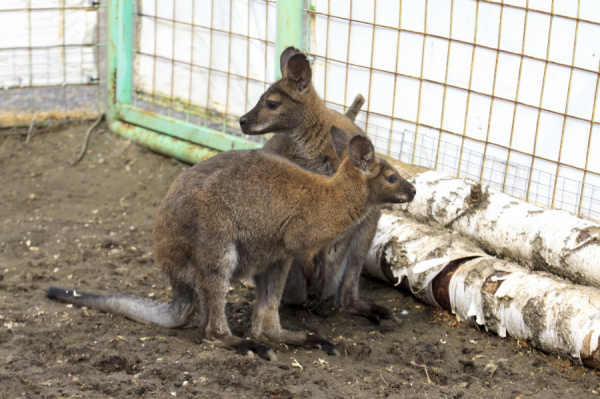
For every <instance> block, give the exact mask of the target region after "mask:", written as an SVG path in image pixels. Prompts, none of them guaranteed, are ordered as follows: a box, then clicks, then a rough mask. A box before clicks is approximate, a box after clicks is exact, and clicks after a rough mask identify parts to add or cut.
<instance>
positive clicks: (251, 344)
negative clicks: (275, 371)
mask: <svg viewBox="0 0 600 399" xmlns="http://www.w3.org/2000/svg"><path fill="white" fill-rule="evenodd" d="M237 351H238V353H239V354H240V355H243V356H247V357H251V358H252V357H254V354H255V353H256V354H257V355H258V356H260V357H262V358H263V359H267V360H270V361H275V360H277V355H276V354H275V351H274V350H273V349H271V348H269V347H268V346H266V345H262V344H259V343H257V342H255V341H252V340H249V339H246V340H244V341H242V342H241V343H240V344H239V345H237Z"/></svg>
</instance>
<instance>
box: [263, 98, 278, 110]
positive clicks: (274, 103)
mask: <svg viewBox="0 0 600 399" xmlns="http://www.w3.org/2000/svg"><path fill="white" fill-rule="evenodd" d="M280 105H281V103H278V102H277V101H271V100H269V101H267V104H266V106H267V109H270V110H271V111H273V110H275V109H277V108H278V107H279V106H280Z"/></svg>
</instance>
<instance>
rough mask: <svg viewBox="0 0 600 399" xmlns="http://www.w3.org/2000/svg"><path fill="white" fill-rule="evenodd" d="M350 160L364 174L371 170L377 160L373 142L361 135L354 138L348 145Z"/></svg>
mask: <svg viewBox="0 0 600 399" xmlns="http://www.w3.org/2000/svg"><path fill="white" fill-rule="evenodd" d="M348 158H350V162H352V164H353V165H354V166H356V167H357V168H359V169H360V170H362V171H363V172H366V171H367V170H369V168H370V167H371V165H372V164H373V162H374V160H375V149H374V148H373V143H371V140H369V139H368V138H366V137H365V136H360V135H356V136H354V137H352V138H351V139H350V144H348Z"/></svg>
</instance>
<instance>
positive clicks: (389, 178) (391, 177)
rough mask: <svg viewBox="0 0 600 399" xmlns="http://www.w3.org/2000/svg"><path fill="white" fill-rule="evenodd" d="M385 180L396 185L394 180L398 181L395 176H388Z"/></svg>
mask: <svg viewBox="0 0 600 399" xmlns="http://www.w3.org/2000/svg"><path fill="white" fill-rule="evenodd" d="M387 180H388V181H389V182H390V183H396V180H398V178H397V177H396V175H389V176H388V177H387Z"/></svg>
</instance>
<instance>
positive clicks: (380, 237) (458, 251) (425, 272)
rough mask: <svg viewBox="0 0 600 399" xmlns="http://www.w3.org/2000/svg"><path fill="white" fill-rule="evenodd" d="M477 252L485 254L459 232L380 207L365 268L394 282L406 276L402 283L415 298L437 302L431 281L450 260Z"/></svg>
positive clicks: (400, 280)
mask: <svg viewBox="0 0 600 399" xmlns="http://www.w3.org/2000/svg"><path fill="white" fill-rule="evenodd" d="M477 256H489V255H488V254H486V253H485V252H484V251H483V250H482V249H480V248H479V247H477V246H476V245H475V244H473V243H472V242H470V241H469V240H467V239H466V238H464V237H462V236H460V235H459V234H453V233H452V232H450V231H449V230H444V229H440V228H435V227H430V226H427V225H425V224H423V223H419V222H416V221H415V220H413V219H411V218H410V217H406V216H405V215H403V214H402V213H401V212H394V211H392V212H390V213H388V212H387V211H384V212H383V214H382V215H381V218H380V219H379V224H378V226H377V232H376V233H375V238H374V239H373V243H372V244H371V248H370V249H369V252H368V253H367V259H366V261H365V270H366V271H367V272H368V273H369V274H371V275H372V276H375V277H378V278H380V279H382V280H384V281H389V282H390V283H392V284H394V285H398V284H400V283H401V282H402V281H403V280H404V279H406V282H407V283H405V284H408V288H410V290H411V291H412V293H413V294H414V295H415V296H416V297H417V298H419V299H421V300H422V301H424V302H425V303H428V304H430V305H434V306H440V304H438V303H437V301H436V300H435V297H434V295H433V292H432V290H431V281H432V280H433V279H434V278H435V277H436V276H437V275H438V274H439V273H440V272H441V271H442V269H444V267H446V266H447V265H448V264H449V263H451V262H452V261H455V260H458V259H465V258H472V257H477Z"/></svg>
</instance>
